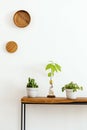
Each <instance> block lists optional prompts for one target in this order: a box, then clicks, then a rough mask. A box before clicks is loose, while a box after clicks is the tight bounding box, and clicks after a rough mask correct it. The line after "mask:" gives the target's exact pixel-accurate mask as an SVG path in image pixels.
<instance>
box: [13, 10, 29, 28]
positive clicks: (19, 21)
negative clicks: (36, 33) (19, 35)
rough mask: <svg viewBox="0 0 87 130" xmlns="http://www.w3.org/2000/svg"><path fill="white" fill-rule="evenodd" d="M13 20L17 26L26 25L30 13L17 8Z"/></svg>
mask: <svg viewBox="0 0 87 130" xmlns="http://www.w3.org/2000/svg"><path fill="white" fill-rule="evenodd" d="M13 21H14V23H15V25H16V26H18V27H21V28H22V27H26V26H27V25H28V24H29V23H30V21H31V17H30V14H29V13H28V12H27V11H25V10H19V11H17V12H16V13H15V14H14V17H13Z"/></svg>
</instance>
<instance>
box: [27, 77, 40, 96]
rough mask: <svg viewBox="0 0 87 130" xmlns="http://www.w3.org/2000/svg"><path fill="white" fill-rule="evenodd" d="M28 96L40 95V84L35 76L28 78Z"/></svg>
mask: <svg viewBox="0 0 87 130" xmlns="http://www.w3.org/2000/svg"><path fill="white" fill-rule="evenodd" d="M26 89H27V96H28V97H37V96H38V85H37V83H36V81H35V79H33V78H30V77H29V78H28V83H27V86H26Z"/></svg>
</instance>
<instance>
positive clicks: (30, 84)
mask: <svg viewBox="0 0 87 130" xmlns="http://www.w3.org/2000/svg"><path fill="white" fill-rule="evenodd" d="M27 88H38V85H37V83H36V82H35V79H33V78H30V77H29V78H28V83H27Z"/></svg>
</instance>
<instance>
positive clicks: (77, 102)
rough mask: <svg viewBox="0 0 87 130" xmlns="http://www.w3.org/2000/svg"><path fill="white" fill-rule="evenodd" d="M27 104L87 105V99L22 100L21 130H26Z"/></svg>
mask: <svg viewBox="0 0 87 130" xmlns="http://www.w3.org/2000/svg"><path fill="white" fill-rule="evenodd" d="M27 104H45V105H46V104H49V105H50V104H51V105H58V104H61V105H64V104H65V105H87V97H78V98H76V99H67V98H64V97H56V98H46V97H37V98H28V97H23V98H21V130H26V105H27Z"/></svg>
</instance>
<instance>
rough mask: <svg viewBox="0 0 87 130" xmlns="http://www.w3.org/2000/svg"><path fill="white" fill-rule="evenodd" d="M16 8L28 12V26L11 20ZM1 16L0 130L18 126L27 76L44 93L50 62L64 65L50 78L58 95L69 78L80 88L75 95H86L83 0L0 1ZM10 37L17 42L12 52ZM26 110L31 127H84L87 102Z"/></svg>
mask: <svg viewBox="0 0 87 130" xmlns="http://www.w3.org/2000/svg"><path fill="white" fill-rule="evenodd" d="M20 9H23V10H27V11H28V12H29V13H30V15H31V23H30V25H29V26H28V27H26V28H18V27H16V26H15V25H14V23H13V15H14V13H15V12H16V11H17V10H20ZM0 16H1V18H0V130H5V129H7V130H20V99H21V97H23V96H24V95H26V89H25V87H26V83H27V78H28V77H29V76H31V77H34V78H35V79H36V80H37V82H38V84H39V88H40V90H39V95H40V96H46V95H47V92H48V88H49V83H48V80H49V79H48V77H47V73H46V71H45V65H46V64H47V63H48V61H49V60H53V61H55V62H57V63H59V64H60V65H61V66H62V72H61V73H58V74H56V76H55V77H54V89H55V94H56V96H65V93H62V92H61V87H62V86H63V85H64V84H65V83H68V82H70V81H74V82H77V83H79V84H80V85H82V86H84V90H83V92H79V93H78V96H87V72H86V71H87V1H86V0H61V1H60V0H43V1H42V0H24V1H23V0H22V1H20V0H3V1H2V0H1V3H0ZM10 40H14V41H16V42H17V43H18V50H17V52H15V53H13V54H9V53H8V52H7V51H6V50H5V45H6V43H7V42H8V41H10ZM27 111H28V112H29V113H28V114H27V118H28V121H27V129H30V130H41V129H42V130H49V129H50V130H54V129H55V130H58V129H60V130H73V129H74V130H82V129H83V130H86V129H87V123H86V122H87V106H63V105H62V106H61V105H60V106H52V105H51V106H48V105H47V106H45V105H43V106H39V105H35V106H32V105H30V107H29V106H27ZM67 114H68V115H67ZM73 124H74V125H73ZM71 127H72V128H71Z"/></svg>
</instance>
